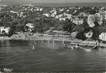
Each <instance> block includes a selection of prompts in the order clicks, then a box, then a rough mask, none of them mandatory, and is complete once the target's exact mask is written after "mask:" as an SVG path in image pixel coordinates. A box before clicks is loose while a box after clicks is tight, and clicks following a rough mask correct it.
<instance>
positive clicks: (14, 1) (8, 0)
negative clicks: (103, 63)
mask: <svg viewBox="0 0 106 73" xmlns="http://www.w3.org/2000/svg"><path fill="white" fill-rule="evenodd" d="M0 4H7V5H22V4H33V5H35V6H45V7H64V6H104V7H106V3H103V2H102V3H100V2H98V3H95V2H91V3H88V2H87V3H35V2H34V3H33V2H30V1H28V0H2V1H1V2H0Z"/></svg>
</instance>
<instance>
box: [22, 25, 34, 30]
mask: <svg viewBox="0 0 106 73" xmlns="http://www.w3.org/2000/svg"><path fill="white" fill-rule="evenodd" d="M24 29H25V31H29V32H32V31H33V30H34V24H32V23H27V24H26V25H25V27H24Z"/></svg>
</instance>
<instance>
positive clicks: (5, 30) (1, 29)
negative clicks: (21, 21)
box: [0, 26, 10, 34]
mask: <svg viewBox="0 0 106 73" xmlns="http://www.w3.org/2000/svg"><path fill="white" fill-rule="evenodd" d="M9 31H10V27H4V26H2V27H0V34H9Z"/></svg>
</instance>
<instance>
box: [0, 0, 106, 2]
mask: <svg viewBox="0 0 106 73" xmlns="http://www.w3.org/2000/svg"><path fill="white" fill-rule="evenodd" d="M0 2H7V3H16V2H18V3H22V2H26V3H30V2H31V3H84V2H86V3H89V2H99V3H100V2H103V3H106V0H0Z"/></svg>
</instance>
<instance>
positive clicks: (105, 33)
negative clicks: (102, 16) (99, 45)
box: [99, 32, 106, 41]
mask: <svg viewBox="0 0 106 73" xmlns="http://www.w3.org/2000/svg"><path fill="white" fill-rule="evenodd" d="M99 39H100V40H102V41H106V32H102V33H101V34H100V35H99Z"/></svg>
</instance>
